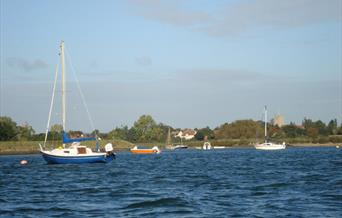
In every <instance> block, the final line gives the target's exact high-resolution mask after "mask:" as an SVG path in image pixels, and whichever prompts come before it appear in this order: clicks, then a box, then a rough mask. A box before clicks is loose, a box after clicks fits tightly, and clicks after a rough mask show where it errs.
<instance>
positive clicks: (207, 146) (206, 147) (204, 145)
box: [202, 142, 211, 150]
mask: <svg viewBox="0 0 342 218" xmlns="http://www.w3.org/2000/svg"><path fill="white" fill-rule="evenodd" d="M202 149H203V150H210V149H211V144H210V142H204V143H203V147H202Z"/></svg>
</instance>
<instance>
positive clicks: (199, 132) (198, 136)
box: [195, 126, 215, 141]
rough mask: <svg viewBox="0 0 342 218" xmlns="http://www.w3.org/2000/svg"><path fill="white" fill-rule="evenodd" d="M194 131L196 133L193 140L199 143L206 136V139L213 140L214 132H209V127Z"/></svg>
mask: <svg viewBox="0 0 342 218" xmlns="http://www.w3.org/2000/svg"><path fill="white" fill-rule="evenodd" d="M196 131H197V133H196V135H195V139H197V140H200V141H201V140H203V139H204V138H205V136H207V137H208V139H213V138H215V135H214V131H213V130H211V129H210V127H209V126H207V127H205V128H202V129H198V130H196Z"/></svg>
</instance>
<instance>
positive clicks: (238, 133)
mask: <svg viewBox="0 0 342 218" xmlns="http://www.w3.org/2000/svg"><path fill="white" fill-rule="evenodd" d="M261 132H263V128H262V127H261V126H260V125H259V123H258V122H255V121H253V120H237V121H235V122H233V123H230V124H228V123H225V124H223V125H221V126H220V127H218V128H216V129H215V131H214V133H215V138H217V139H224V138H226V139H228V138H231V139H242V138H245V139H249V138H255V137H256V136H257V135H258V133H259V134H260V133H261Z"/></svg>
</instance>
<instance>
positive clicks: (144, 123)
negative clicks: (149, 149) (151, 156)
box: [132, 115, 163, 142]
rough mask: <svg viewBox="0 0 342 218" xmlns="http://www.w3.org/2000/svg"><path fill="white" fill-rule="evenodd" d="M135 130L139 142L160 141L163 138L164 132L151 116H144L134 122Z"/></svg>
mask: <svg viewBox="0 0 342 218" xmlns="http://www.w3.org/2000/svg"><path fill="white" fill-rule="evenodd" d="M132 128H133V129H134V132H135V135H136V137H137V140H138V141H140V142H150V141H159V140H161V138H162V136H163V130H162V129H161V128H160V127H158V125H157V124H156V122H155V121H154V120H153V118H152V116H150V115H142V116H141V117H139V119H138V120H137V121H136V122H134V125H133V127H132Z"/></svg>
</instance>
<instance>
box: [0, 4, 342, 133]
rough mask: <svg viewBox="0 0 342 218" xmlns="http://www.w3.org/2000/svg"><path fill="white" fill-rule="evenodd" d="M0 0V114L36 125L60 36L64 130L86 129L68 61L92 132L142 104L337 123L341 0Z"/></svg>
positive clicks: (163, 110) (174, 115) (188, 113)
mask: <svg viewBox="0 0 342 218" xmlns="http://www.w3.org/2000/svg"><path fill="white" fill-rule="evenodd" d="M0 3H1V17H0V18H1V23H0V24H1V33H0V34H1V41H0V42H1V44H0V45H1V48H0V50H1V60H0V64H1V68H0V69H1V83H0V84H1V94H0V97H1V100H0V110H1V115H3V116H4V115H6V116H10V117H12V118H13V119H14V120H15V121H16V122H18V123H19V124H20V123H23V122H28V123H29V124H31V125H32V126H33V127H34V129H36V130H37V131H38V132H39V131H43V130H44V128H45V125H46V121H47V114H48V110H49V101H50V96H51V90H52V82H53V81H52V80H53V76H54V70H55V66H56V64H57V62H58V48H59V43H60V41H61V40H62V39H63V40H64V41H65V43H66V49H67V52H68V55H67V57H68V56H70V58H71V63H72V64H70V62H67V69H66V72H67V78H68V106H69V107H68V115H67V117H68V123H67V128H68V129H82V130H85V131H88V130H89V129H91V127H90V125H89V122H88V121H87V118H86V113H85V110H84V108H83V107H82V104H81V101H80V96H79V95H78V94H77V89H76V85H75V79H74V78H73V76H72V75H73V74H72V73H71V71H72V68H74V69H75V72H76V74H77V77H78V79H79V81H80V85H81V87H82V90H83V92H84V94H85V98H86V102H87V104H88V106H89V111H90V113H91V115H92V118H93V120H94V124H95V127H96V128H98V129H100V130H101V131H109V130H111V129H112V128H114V127H116V126H121V125H129V126H130V125H132V124H133V122H134V121H135V120H136V119H137V118H138V117H139V116H140V115H142V114H151V115H152V116H153V117H154V118H155V120H156V121H157V122H164V123H166V124H170V125H172V126H174V127H182V128H184V127H191V128H193V127H205V126H207V125H209V126H210V127H216V126H218V125H220V124H222V123H225V122H232V121H234V120H237V119H249V118H251V119H255V120H257V119H261V117H262V110H263V105H268V108H269V114H270V115H271V116H273V115H275V114H277V113H280V114H282V115H283V116H284V117H285V121H286V122H287V123H289V122H290V121H294V122H296V123H300V122H301V121H302V119H303V118H304V117H309V118H312V119H314V120H317V119H321V120H323V121H325V122H327V121H329V120H330V119H333V118H338V119H339V121H341V116H342V109H341V107H342V102H341V101H342V100H341V99H342V87H341V86H342V81H341V77H342V63H341V62H342V61H341V60H342V23H341V22H342V1H341V0H329V1H324V0H298V1H294V0H286V1H273V0H240V1H236V0H227V1H209V0H206V1H205V0H200V1H190V0H189V1H180V0H179V1H178V0H176V1H158V0H150V1H146V0H144V1H104V0H99V1H77V0H75V1H43V0H28V1H19V0H0ZM71 102H72V104H70V103H71ZM56 103H57V104H58V103H59V102H58V101H57V102H56ZM58 107H59V106H58ZM58 109H59V108H56V109H55V111H54V115H55V116H54V117H55V120H53V122H58V119H59V118H60V112H59V110H58Z"/></svg>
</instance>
